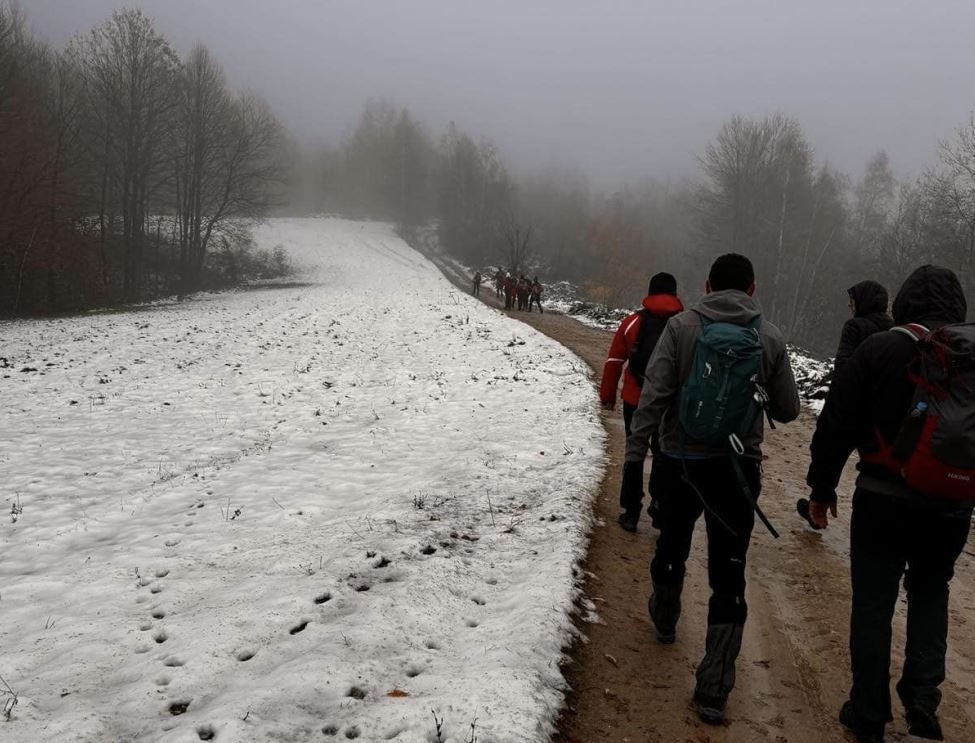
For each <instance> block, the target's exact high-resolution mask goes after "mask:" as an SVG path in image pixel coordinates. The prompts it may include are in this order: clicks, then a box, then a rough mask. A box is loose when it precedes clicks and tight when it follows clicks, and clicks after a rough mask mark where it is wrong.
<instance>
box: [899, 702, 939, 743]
mask: <svg viewBox="0 0 975 743" xmlns="http://www.w3.org/2000/svg"><path fill="white" fill-rule="evenodd" d="M904 718H905V719H906V720H907V731H908V732H909V733H910V734H911V735H913V736H916V737H918V738H924V739H925V740H944V739H945V736H944V733H942V732H941V723H940V722H938V715H937V714H935V713H934V712H931V711H929V710H926V709H921V708H920V707H911V708H910V709H908V710H907V713H906V714H905V715H904Z"/></svg>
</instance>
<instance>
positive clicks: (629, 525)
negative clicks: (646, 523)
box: [616, 511, 640, 532]
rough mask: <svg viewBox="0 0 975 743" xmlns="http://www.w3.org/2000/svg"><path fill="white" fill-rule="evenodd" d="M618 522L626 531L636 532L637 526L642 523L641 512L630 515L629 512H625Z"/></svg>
mask: <svg viewBox="0 0 975 743" xmlns="http://www.w3.org/2000/svg"><path fill="white" fill-rule="evenodd" d="M616 521H617V522H618V523H619V525H620V526H622V527H623V530H624V531H632V532H635V531H636V525H637V524H638V523H639V522H640V512H639V511H637V512H636V513H630V512H629V511H623V513H621V514H620V515H619V518H617V519H616Z"/></svg>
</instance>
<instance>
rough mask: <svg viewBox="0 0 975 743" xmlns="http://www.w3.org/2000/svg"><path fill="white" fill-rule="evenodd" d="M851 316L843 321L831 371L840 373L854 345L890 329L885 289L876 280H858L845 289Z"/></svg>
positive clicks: (891, 321) (891, 323)
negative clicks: (848, 296) (858, 281)
mask: <svg viewBox="0 0 975 743" xmlns="http://www.w3.org/2000/svg"><path fill="white" fill-rule="evenodd" d="M847 294H849V295H850V310H851V311H852V312H853V317H851V318H850V319H849V320H847V321H846V324H845V325H844V326H843V333H842V335H841V336H840V347H839V348H838V349H837V351H836V359H835V361H834V362H833V369H834V370H835V371H836V372H839V371H840V370H841V369H842V368H843V367H844V366H846V362H847V361H849V360H850V357H851V356H852V355H853V352H854V351H856V350H857V346H859V345H860V344H861V343H863V342H864V341H865V340H866V339H867V338H869V337H870V336H871V335H873V334H874V333H880V332H883V331H884V330H890V327H891V325H893V324H894V322H893V320H891V319H890V315H888V314H887V303H888V297H887V290H886V289H885V288H884V287H883V286H882V285H881V284H878V283H877V282H876V281H861V282H860V283H859V284H856V285H854V286H851V287H850V288H849V289H848V290H847Z"/></svg>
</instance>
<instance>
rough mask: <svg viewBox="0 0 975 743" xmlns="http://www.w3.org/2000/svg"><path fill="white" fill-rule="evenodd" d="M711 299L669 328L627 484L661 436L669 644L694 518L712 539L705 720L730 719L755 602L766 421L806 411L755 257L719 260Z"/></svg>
mask: <svg viewBox="0 0 975 743" xmlns="http://www.w3.org/2000/svg"><path fill="white" fill-rule="evenodd" d="M706 288H707V295H706V296H705V297H704V298H703V299H702V300H701V301H700V302H699V303H698V304H697V305H696V306H695V307H694V308H693V309H691V310H689V311H686V312H682V313H680V314H678V315H676V316H674V317H673V318H671V319H670V321H669V322H668V323H667V326H666V328H665V329H664V332H663V334H662V335H661V337H660V340H659V342H658V343H657V347H656V349H655V350H654V353H653V356H652V357H651V358H650V362H649V364H648V365H647V370H646V377H645V381H644V384H643V390H642V393H641V396H640V403H639V405H638V407H637V409H636V412H635V413H634V415H633V420H632V423H631V433H630V436H629V438H628V439H627V445H626V463H625V465H624V468H623V485H622V487H623V489H624V490H627V489H630V490H633V491H634V493H636V491H637V489H638V488H640V487H641V485H642V483H641V482H640V472H641V471H642V463H643V460H644V457H645V456H646V453H647V449H648V448H649V446H650V439H651V437H652V436H654V435H657V434H659V437H660V450H661V455H660V456H659V457H657V458H655V462H654V466H655V468H656V467H659V468H660V472H659V473H656V472H655V477H657V476H658V475H659V478H660V480H661V487H663V488H664V489H665V491H666V493H667V497H666V498H665V499H664V500H663V501H662V503H661V514H660V515H661V519H660V520H661V530H660V536H659V537H658V539H657V546H656V552H655V554H654V557H653V561H652V563H651V565H650V576H651V579H652V584H653V592H652V594H651V596H650V601H649V609H650V617H651V619H652V620H653V623H654V626H655V627H656V631H657V639H658V640H659V641H660V642H662V643H672V642H675V640H676V631H677V620H678V618H679V617H680V613H681V591H682V589H683V585H684V565H685V563H686V561H687V557H688V555H689V554H690V548H691V538H692V536H693V532H694V524H695V523H696V522H697V520H698V518H700V516H701V515H702V513H703V515H704V519H705V524H706V526H707V539H708V580H709V583H710V586H711V599H710V602H709V604H708V623H707V624H708V628H707V637H706V639H705V652H704V658H703V660H702V661H701V663H700V664H699V666H698V668H697V684H696V686H695V690H694V703H695V706H696V708H697V712H698V715H699V716H700V717H701V719H702V720H704V721H705V722H708V723H712V724H718V723H721V722H722V721H723V719H724V709H725V703H726V702H727V699H728V695H729V694H730V692H731V690H732V688H733V687H734V684H735V661H736V659H737V657H738V653H739V651H740V649H741V640H742V630H743V628H744V625H745V619H746V617H747V614H748V609H747V606H746V604H745V556H746V553H747V551H748V545H749V542H750V541H751V533H752V527H753V526H754V523H755V516H756V514H758V516H759V518H761V519H762V520H763V521H764V522H765V523H766V525H767V526H768V527H769V529H770V530H772V531H773V533H774V529H772V527H771V525H770V524H768V521H767V519H765V518H764V515H763V514H762V513H761V510H760V509H759V507H758V497H759V493H760V491H761V485H762V483H761V458H762V452H761V448H760V446H761V443H762V439H763V435H764V423H765V419H766V418H767V419H768V420H769V421H770V422H771V421H772V420H773V419H774V420H776V421H780V422H783V423H786V422H789V421H791V420H794V419H795V418H796V417H797V416H798V415H799V393H798V391H797V389H796V383H795V379H794V377H793V375H792V367H791V365H790V363H789V357H788V353H787V351H786V346H785V341H784V340H783V339H782V335H781V333H780V332H779V331H778V329H776V328H775V326H773V325H772V324H771V323H769V322H767V321H765V320H764V319H763V318H762V314H761V308H760V307H759V304H758V301H757V300H756V299H755V298H754V296H753V294H754V291H755V274H754V270H753V268H752V264H751V261H749V260H748V259H747V258H746V257H744V256H742V255H737V254H734V253H731V254H728V255H723V256H721V257H720V258H718V259H717V260H716V261H715V262H714V264H713V265H712V266H711V271H710V274H709V276H708V281H707V285H706Z"/></svg>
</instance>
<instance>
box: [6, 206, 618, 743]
mask: <svg viewBox="0 0 975 743" xmlns="http://www.w3.org/2000/svg"><path fill="white" fill-rule="evenodd" d="M258 238H259V239H258V242H259V244H261V245H262V246H265V247H270V246H273V245H275V244H277V243H282V244H283V245H284V246H285V247H286V248H287V249H288V251H289V252H290V253H291V255H292V256H293V258H294V260H295V262H296V263H298V264H299V265H301V266H303V267H304V274H303V276H302V278H303V279H304V280H306V281H307V282H308V284H307V285H303V286H297V285H293V286H285V287H281V288H275V289H265V290H260V291H251V292H239V293H228V294H218V295H206V296H203V297H200V298H198V299H195V300H193V301H189V302H186V303H183V304H167V303H162V304H159V305H157V306H154V307H151V308H146V309H142V310H138V311H134V312H128V313H117V314H95V315H90V316H85V317H76V318H68V319H54V320H45V321H31V322H17V323H6V324H2V325H0V338H2V345H0V357H3V358H2V359H0V367H3V368H0V392H2V396H3V406H2V409H0V410H2V413H0V415H2V426H0V488H2V491H0V493H2V498H3V509H4V514H3V517H2V521H0V617H2V621H0V677H2V679H3V680H4V681H5V682H6V684H8V685H9V687H10V689H11V690H12V691H13V692H16V694H17V695H18V697H17V704H16V706H14V707H13V709H12V712H11V719H10V721H8V722H4V721H3V719H2V715H0V739H2V740H4V741H11V742H13V741H31V743H36V742H40V741H59V742H61V741H99V742H101V741H136V740H138V741H192V740H210V739H215V740H218V741H220V740H224V741H233V742H235V743H236V742H238V741H302V740H316V741H318V740H330V739H336V740H338V739H342V740H345V739H354V738H359V739H361V740H365V741H377V740H396V741H421V742H423V743H426V742H427V741H437V740H438V737H437V729H436V725H437V723H436V722H435V717H436V720H443V728H442V735H441V739H442V740H443V741H454V742H455V743H459V742H460V741H464V740H467V739H468V738H469V737H470V734H471V725H472V724H473V725H475V726H476V727H475V732H476V736H477V740H478V741H481V743H490V742H491V741H495V742H500V741H518V742H519V743H523V742H524V741H532V740H545V739H547V734H548V732H549V730H550V728H551V724H552V720H553V716H554V715H555V714H556V712H557V710H558V707H559V704H560V701H561V683H562V679H561V675H560V673H559V668H558V661H559V658H560V651H561V648H562V647H563V644H564V643H565V642H566V640H567V638H568V636H569V634H570V632H571V631H572V629H571V621H570V618H569V611H570V608H571V604H572V599H573V597H574V586H575V582H574V575H575V573H576V570H577V568H576V567H575V563H576V561H577V560H578V559H579V558H581V556H582V554H583V551H584V547H585V534H586V530H587V524H588V519H589V518H590V499H591V496H592V494H593V492H594V491H595V489H596V487H597V485H598V482H599V478H600V475H601V471H602V463H603V455H602V443H603V432H602V429H601V427H600V424H599V418H598V414H597V412H596V407H595V396H594V393H593V390H592V386H591V384H590V383H589V381H588V380H587V371H586V368H585V366H584V364H583V363H582V362H581V361H580V360H579V359H577V358H576V357H574V356H572V355H571V354H570V353H569V352H568V351H566V350H565V349H564V348H562V347H561V346H559V345H558V344H556V343H555V342H553V341H551V340H549V339H547V338H546V337H544V336H542V335H540V334H538V333H536V332H534V331H532V330H531V329H529V328H527V327H525V326H524V325H521V324H519V323H517V322H515V321H512V320H510V319H508V318H506V317H504V316H503V315H502V314H501V313H499V312H496V311H494V310H491V309H489V308H487V307H486V306H484V305H482V304H480V303H478V302H476V301H473V300H472V299H471V298H470V297H468V296H466V295H464V294H462V293H459V292H457V291H456V290H454V289H453V288H452V287H451V286H450V285H449V284H448V283H447V281H446V280H444V279H443V278H442V277H441V275H440V274H439V273H438V272H437V270H436V269H435V268H434V267H433V266H432V264H430V263H428V262H427V261H426V260H425V259H423V258H421V257H420V256H419V255H418V254H416V253H414V252H413V251H412V250H410V249H409V248H408V247H407V246H406V245H405V244H404V243H402V242H401V241H400V240H399V239H398V238H397V237H395V235H394V234H393V233H392V231H391V230H390V229H389V228H388V227H385V226H382V225H374V224H361V223H354V222H343V221H339V220H281V221H275V222H272V223H271V224H269V225H267V226H266V227H264V228H262V230H261V231H260V232H259V235H258ZM12 701H13V697H12V696H10V695H9V694H5V692H4V686H3V684H0V708H2V707H3V705H4V704H5V703H6V704H7V705H10V704H11V703H12Z"/></svg>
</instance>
